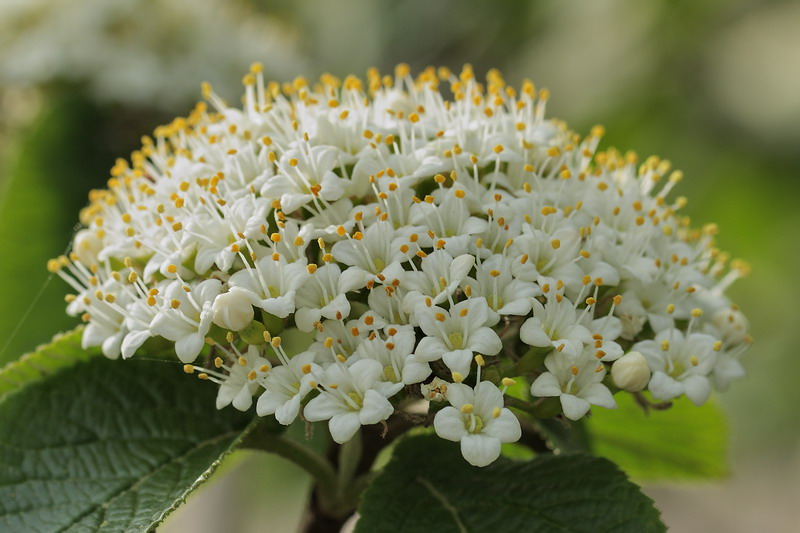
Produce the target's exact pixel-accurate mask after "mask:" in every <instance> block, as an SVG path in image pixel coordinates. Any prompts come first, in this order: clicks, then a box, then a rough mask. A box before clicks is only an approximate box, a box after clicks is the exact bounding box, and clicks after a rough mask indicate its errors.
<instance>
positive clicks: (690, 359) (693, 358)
mask: <svg viewBox="0 0 800 533" xmlns="http://www.w3.org/2000/svg"><path fill="white" fill-rule="evenodd" d="M689 362H690V363H692V366H697V365H699V364H700V361H699V360H698V359H697V356H696V355H693V356H691V357H690V358H689Z"/></svg>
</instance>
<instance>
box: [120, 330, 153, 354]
mask: <svg viewBox="0 0 800 533" xmlns="http://www.w3.org/2000/svg"><path fill="white" fill-rule="evenodd" d="M149 338H150V332H149V331H148V330H143V331H131V332H130V333H128V334H127V335H125V339H124V340H123V341H122V358H123V359H127V358H129V357H131V356H132V355H133V354H134V353H135V352H136V350H138V349H139V348H140V347H141V346H142V344H144V342H145V341H146V340H147V339H149Z"/></svg>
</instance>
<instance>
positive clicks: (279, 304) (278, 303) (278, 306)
mask: <svg viewBox="0 0 800 533" xmlns="http://www.w3.org/2000/svg"><path fill="white" fill-rule="evenodd" d="M294 295H295V291H289V292H288V293H286V294H284V295H283V296H278V297H277V298H267V299H265V300H259V301H258V303H256V304H255V305H257V306H258V307H260V308H261V309H263V310H264V311H266V312H267V313H269V314H271V315H274V316H276V317H278V318H286V317H287V316H289V315H290V314H291V313H293V312H294Z"/></svg>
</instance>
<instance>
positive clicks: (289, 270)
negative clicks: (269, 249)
mask: <svg viewBox="0 0 800 533" xmlns="http://www.w3.org/2000/svg"><path fill="white" fill-rule="evenodd" d="M308 276H309V275H308V272H307V269H306V265H305V259H303V260H298V261H296V262H294V263H287V262H286V259H285V258H284V256H282V255H280V254H278V258H277V260H276V259H275V258H274V257H272V256H269V257H262V258H261V259H259V260H258V261H256V263H255V264H254V265H253V267H250V266H246V267H245V268H243V269H242V270H240V271H238V272H236V273H235V274H233V275H232V276H231V277H230V279H229V280H228V285H230V286H231V293H237V292H240V291H241V293H243V294H245V295H247V297H249V299H250V303H251V304H252V305H254V306H256V307H258V308H260V309H263V310H264V311H266V312H267V313H270V314H272V315H275V316H276V317H279V318H286V317H287V316H289V315H290V314H291V313H294V311H295V296H296V294H297V289H299V288H300V286H301V285H303V283H304V282H305V281H306V280H308Z"/></svg>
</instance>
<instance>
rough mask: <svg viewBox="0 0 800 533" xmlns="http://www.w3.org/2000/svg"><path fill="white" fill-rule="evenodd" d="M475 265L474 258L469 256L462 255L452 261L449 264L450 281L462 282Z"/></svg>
mask: <svg viewBox="0 0 800 533" xmlns="http://www.w3.org/2000/svg"><path fill="white" fill-rule="evenodd" d="M474 264H475V256H474V255H471V254H464V255H460V256H458V257H456V258H455V259H453V262H452V263H450V281H459V282H461V280H463V279H464V278H465V277H466V276H467V274H469V271H470V270H472V267H473V265H474Z"/></svg>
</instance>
